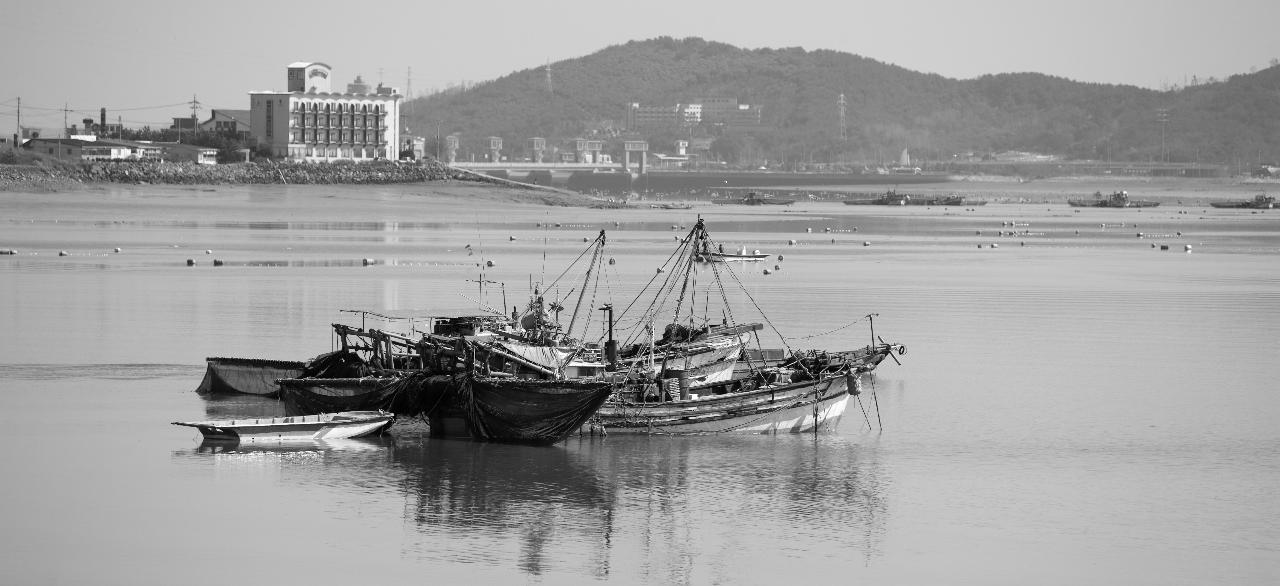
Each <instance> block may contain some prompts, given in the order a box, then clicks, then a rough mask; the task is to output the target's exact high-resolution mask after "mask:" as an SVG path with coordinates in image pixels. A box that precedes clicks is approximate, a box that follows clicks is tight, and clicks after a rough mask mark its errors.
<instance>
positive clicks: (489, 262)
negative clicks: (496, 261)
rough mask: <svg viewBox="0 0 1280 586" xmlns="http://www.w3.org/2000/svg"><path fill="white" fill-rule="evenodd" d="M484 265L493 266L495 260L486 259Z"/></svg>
mask: <svg viewBox="0 0 1280 586" xmlns="http://www.w3.org/2000/svg"><path fill="white" fill-rule="evenodd" d="M484 266H486V267H491V266H493V261H491V260H486V261H484Z"/></svg>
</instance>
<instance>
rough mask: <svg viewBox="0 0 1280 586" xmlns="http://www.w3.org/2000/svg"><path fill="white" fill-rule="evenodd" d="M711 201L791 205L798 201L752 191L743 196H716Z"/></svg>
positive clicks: (736, 203)
mask: <svg viewBox="0 0 1280 586" xmlns="http://www.w3.org/2000/svg"><path fill="white" fill-rule="evenodd" d="M711 203H716V204H731V205H744V206H789V205H791V204H793V203H796V200H794V199H791V198H786V197H777V196H773V195H763V194H759V193H756V192H754V191H752V192H749V193H747V195H745V196H743V197H737V196H731V197H720V198H716V199H713V200H711Z"/></svg>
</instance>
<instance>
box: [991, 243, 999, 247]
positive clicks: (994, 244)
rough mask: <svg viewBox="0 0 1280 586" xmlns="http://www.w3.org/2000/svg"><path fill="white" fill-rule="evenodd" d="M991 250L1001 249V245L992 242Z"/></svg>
mask: <svg viewBox="0 0 1280 586" xmlns="http://www.w3.org/2000/svg"><path fill="white" fill-rule="evenodd" d="M991 248H1000V245H999V244H996V243H995V242H992V243H991Z"/></svg>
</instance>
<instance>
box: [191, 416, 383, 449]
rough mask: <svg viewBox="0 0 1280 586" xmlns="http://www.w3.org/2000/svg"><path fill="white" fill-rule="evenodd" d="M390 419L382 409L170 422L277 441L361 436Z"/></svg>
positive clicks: (219, 435) (216, 435)
mask: <svg viewBox="0 0 1280 586" xmlns="http://www.w3.org/2000/svg"><path fill="white" fill-rule="evenodd" d="M393 421H395V416H394V415H392V414H391V413H387V412H385V411H345V412H341V413H320V414H316V415H305V416H288V417H271V418H265V419H224V420H215V421H175V422H173V424H174V425H181V426H184V427H194V428H196V429H198V430H200V433H201V434H203V435H204V437H205V439H207V440H213V439H216V440H238V441H240V442H263V441H271V442H276V441H311V440H324V439H346V438H355V437H362V436H366V435H372V434H374V433H378V432H380V431H382V430H384V429H386V428H387V427H390V426H391V423H392V422H393Z"/></svg>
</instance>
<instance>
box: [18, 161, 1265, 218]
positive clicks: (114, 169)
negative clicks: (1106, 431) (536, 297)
mask: <svg viewBox="0 0 1280 586" xmlns="http://www.w3.org/2000/svg"><path fill="white" fill-rule="evenodd" d="M397 184H398V185H414V184H420V185H424V186H449V185H459V186H461V185H470V186H476V187H481V186H487V187H490V188H492V189H493V190H495V191H494V192H493V195H492V196H493V197H496V198H501V199H507V200H510V201H522V202H529V203H540V204H542V205H548V206H559V207H584V208H618V207H632V206H636V205H640V206H643V205H644V204H645V202H647V201H650V198H648V197H645V196H641V197H640V198H639V199H632V200H630V201H629V202H624V201H620V200H618V199H608V198H602V197H597V196H593V195H588V194H584V193H580V192H576V191H571V190H567V189H563V188H559V187H555V186H548V185H536V184H529V183H521V182H519V181H513V180H510V179H504V178H499V177H491V176H488V175H485V174H482V173H477V172H474V171H469V170H465V169H459V168H454V167H449V166H447V165H444V164H442V163H439V162H437V161H434V160H431V161H423V162H419V163H395V162H380V163H362V164H342V163H337V164H325V165H320V164H313V163H274V162H269V161H268V162H254V163H233V164H225V165H196V164H194V163H172V162H93V163H84V164H76V165H73V164H52V165H51V164H44V163H39V162H38V163H37V164H34V165H0V193H3V192H28V193H57V192H66V191H79V190H86V189H94V188H97V187H104V186H110V185H157V186H163V185H170V186H219V185H223V186H231V185H350V186H361V185H370V186H373V185H397ZM885 185H890V183H885ZM870 187H873V186H872V185H827V186H819V185H810V186H777V187H761V188H753V189H760V190H761V191H778V192H788V191H794V192H806V191H807V192H813V191H823V192H830V193H827V194H826V197H823V198H822V199H831V197H830V196H833V195H834V196H837V197H838V196H839V195H838V194H841V193H849V194H854V193H858V194H865V193H867V192H868V188H870ZM892 187H896V188H897V189H898V190H899V191H900V192H909V193H919V194H921V195H965V196H968V197H971V198H974V199H982V200H985V201H987V202H989V203H993V204H1019V203H1065V202H1066V201H1067V200H1068V199H1074V198H1086V197H1090V196H1092V195H1093V194H1094V193H1095V192H1101V193H1103V194H1108V193H1111V192H1114V191H1119V190H1126V191H1129V192H1130V195H1131V196H1132V197H1135V198H1141V199H1152V200H1156V201H1160V202H1164V203H1170V204H1174V203H1177V204H1191V205H1194V204H1197V203H1203V202H1212V201H1221V200H1230V199H1250V198H1252V197H1253V196H1254V195H1257V194H1259V193H1272V194H1274V193H1276V192H1280V180H1276V179H1258V178H1248V177H1222V178H1152V177H1126V176H1117V177H1112V176H1096V177H1095V176H1070V177H1065V176H1064V177H1056V178H1037V179H1033V180H1026V179H1023V178H1019V177H1004V176H964V177H962V178H960V179H959V180H952V181H948V182H945V183H927V184H912V185H896V184H894V185H892ZM682 199H686V198H684V197H682V194H679V193H672V194H662V195H660V197H659V198H658V201H675V200H682ZM687 199H691V200H695V201H696V200H697V199H698V198H692V197H691V198H687Z"/></svg>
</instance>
